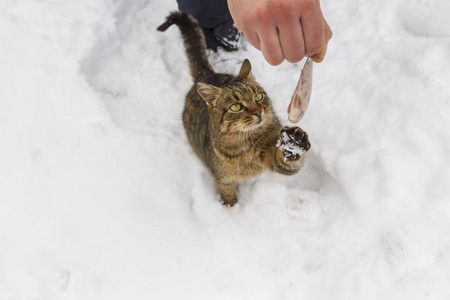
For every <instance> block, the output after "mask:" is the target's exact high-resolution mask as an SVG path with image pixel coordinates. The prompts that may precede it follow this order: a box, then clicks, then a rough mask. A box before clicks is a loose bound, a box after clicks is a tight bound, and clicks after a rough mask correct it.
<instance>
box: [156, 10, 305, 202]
mask: <svg viewBox="0 0 450 300" xmlns="http://www.w3.org/2000/svg"><path fill="white" fill-rule="evenodd" d="M172 24H176V25H177V26H178V27H179V29H180V31H181V35H182V37H183V41H184V46H185V50H186V55H187V58H188V60H189V67H190V71H191V75H192V78H193V80H194V86H193V87H192V88H191V90H190V91H189V93H188V94H187V96H186V102H185V106H184V111H183V125H184V129H185V131H186V135H187V138H188V140H189V143H190V144H191V146H192V148H193V149H194V152H195V153H196V154H197V156H198V157H199V158H200V159H201V160H202V161H203V162H204V163H205V164H206V165H207V166H208V167H209V169H210V170H211V173H212V175H213V177H214V179H215V181H216V183H217V187H218V188H219V191H220V195H221V197H222V201H223V203H224V204H225V205H228V206H233V205H234V204H235V203H236V202H237V199H236V183H237V182H238V181H240V180H242V179H244V178H248V177H251V176H255V175H258V174H260V173H261V172H263V171H264V170H267V169H268V170H272V171H275V172H278V173H281V174H286V175H292V174H295V173H297V172H298V171H299V170H300V169H301V168H302V166H303V165H304V162H305V156H304V155H303V154H304V153H305V152H306V151H308V150H309V148H310V143H309V141H308V135H307V134H306V132H304V131H303V130H302V129H300V128H298V127H282V126H281V124H280V122H279V121H278V118H277V116H276V115H275V113H274V111H273V109H272V105H271V103H270V100H269V97H268V96H267V94H266V92H265V91H264V90H263V88H262V87H261V86H260V85H259V84H258V83H257V82H256V81H255V80H254V79H253V76H252V72H251V71H252V70H251V65H250V62H249V61H248V60H247V59H246V60H244V62H243V64H242V66H241V70H240V71H239V75H237V76H231V75H228V74H217V73H215V72H214V71H213V69H212V67H211V65H210V64H209V62H208V59H207V52H206V45H205V39H204V36H203V33H202V29H201V27H200V26H199V24H198V22H197V21H196V20H195V19H194V18H193V17H192V16H190V15H188V14H186V13H183V12H172V13H171V14H170V15H169V16H168V17H167V21H166V22H165V23H163V24H162V25H161V26H159V27H158V30H159V31H165V30H166V29H167V28H169V27H170V26H171V25H172Z"/></svg>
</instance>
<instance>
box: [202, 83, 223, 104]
mask: <svg viewBox="0 0 450 300" xmlns="http://www.w3.org/2000/svg"><path fill="white" fill-rule="evenodd" d="M197 92H198V93H199V94H200V96H202V98H203V100H205V102H206V104H208V105H211V104H214V102H215V101H216V97H217V94H218V93H219V88H216V87H215V86H212V85H210V84H206V83H203V82H198V83H197Z"/></svg>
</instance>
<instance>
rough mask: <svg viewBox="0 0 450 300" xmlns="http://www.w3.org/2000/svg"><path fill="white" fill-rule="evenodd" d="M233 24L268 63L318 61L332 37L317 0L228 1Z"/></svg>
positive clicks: (323, 54)
mask: <svg viewBox="0 0 450 300" xmlns="http://www.w3.org/2000/svg"><path fill="white" fill-rule="evenodd" d="M228 7H229V9H230V12H231V16H232V17H233V20H234V23H235V25H236V27H237V28H238V29H239V30H241V31H242V32H243V33H244V35H245V38H246V39H247V41H248V42H249V43H250V44H252V45H253V46H254V47H256V48H257V49H259V50H261V52H262V53H263V55H264V58H265V59H266V60H267V61H268V62H269V63H270V64H271V65H279V64H281V63H282V62H283V60H284V59H286V60H287V61H289V62H292V63H294V62H299V61H300V60H302V59H303V57H305V56H310V57H311V59H312V60H313V61H314V62H321V61H322V60H323V59H324V57H325V53H326V51H327V44H328V41H329V40H330V38H331V36H332V32H331V29H330V26H328V23H327V21H326V20H325V18H324V17H323V15H322V10H321V9H320V2H319V0H228Z"/></svg>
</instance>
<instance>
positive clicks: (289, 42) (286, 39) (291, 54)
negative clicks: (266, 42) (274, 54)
mask: <svg viewBox="0 0 450 300" xmlns="http://www.w3.org/2000/svg"><path fill="white" fill-rule="evenodd" d="M289 20H292V22H291V23H289V24H281V25H280V26H279V33H278V34H279V39H280V44H281V50H282V51H283V55H284V58H285V59H286V60H287V61H289V62H291V63H296V62H299V61H301V60H302V59H303V57H304V56H305V43H304V42H303V32H302V27H301V26H300V22H299V21H297V20H296V19H292V18H291V19H289Z"/></svg>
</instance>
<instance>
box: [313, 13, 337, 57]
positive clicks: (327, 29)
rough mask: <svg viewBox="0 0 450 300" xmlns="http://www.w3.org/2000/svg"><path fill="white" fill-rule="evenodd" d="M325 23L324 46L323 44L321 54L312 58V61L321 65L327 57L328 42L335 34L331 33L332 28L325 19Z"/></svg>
mask: <svg viewBox="0 0 450 300" xmlns="http://www.w3.org/2000/svg"><path fill="white" fill-rule="evenodd" d="M323 22H324V44H323V46H322V49H321V50H320V52H319V53H317V54H315V55H313V56H312V57H311V59H312V60H313V61H314V62H316V63H320V62H322V61H323V60H324V59H325V55H326V53H327V47H328V41H329V40H330V39H331V37H332V36H333V32H332V31H331V28H330V26H329V25H328V23H327V21H326V20H325V19H323Z"/></svg>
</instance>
